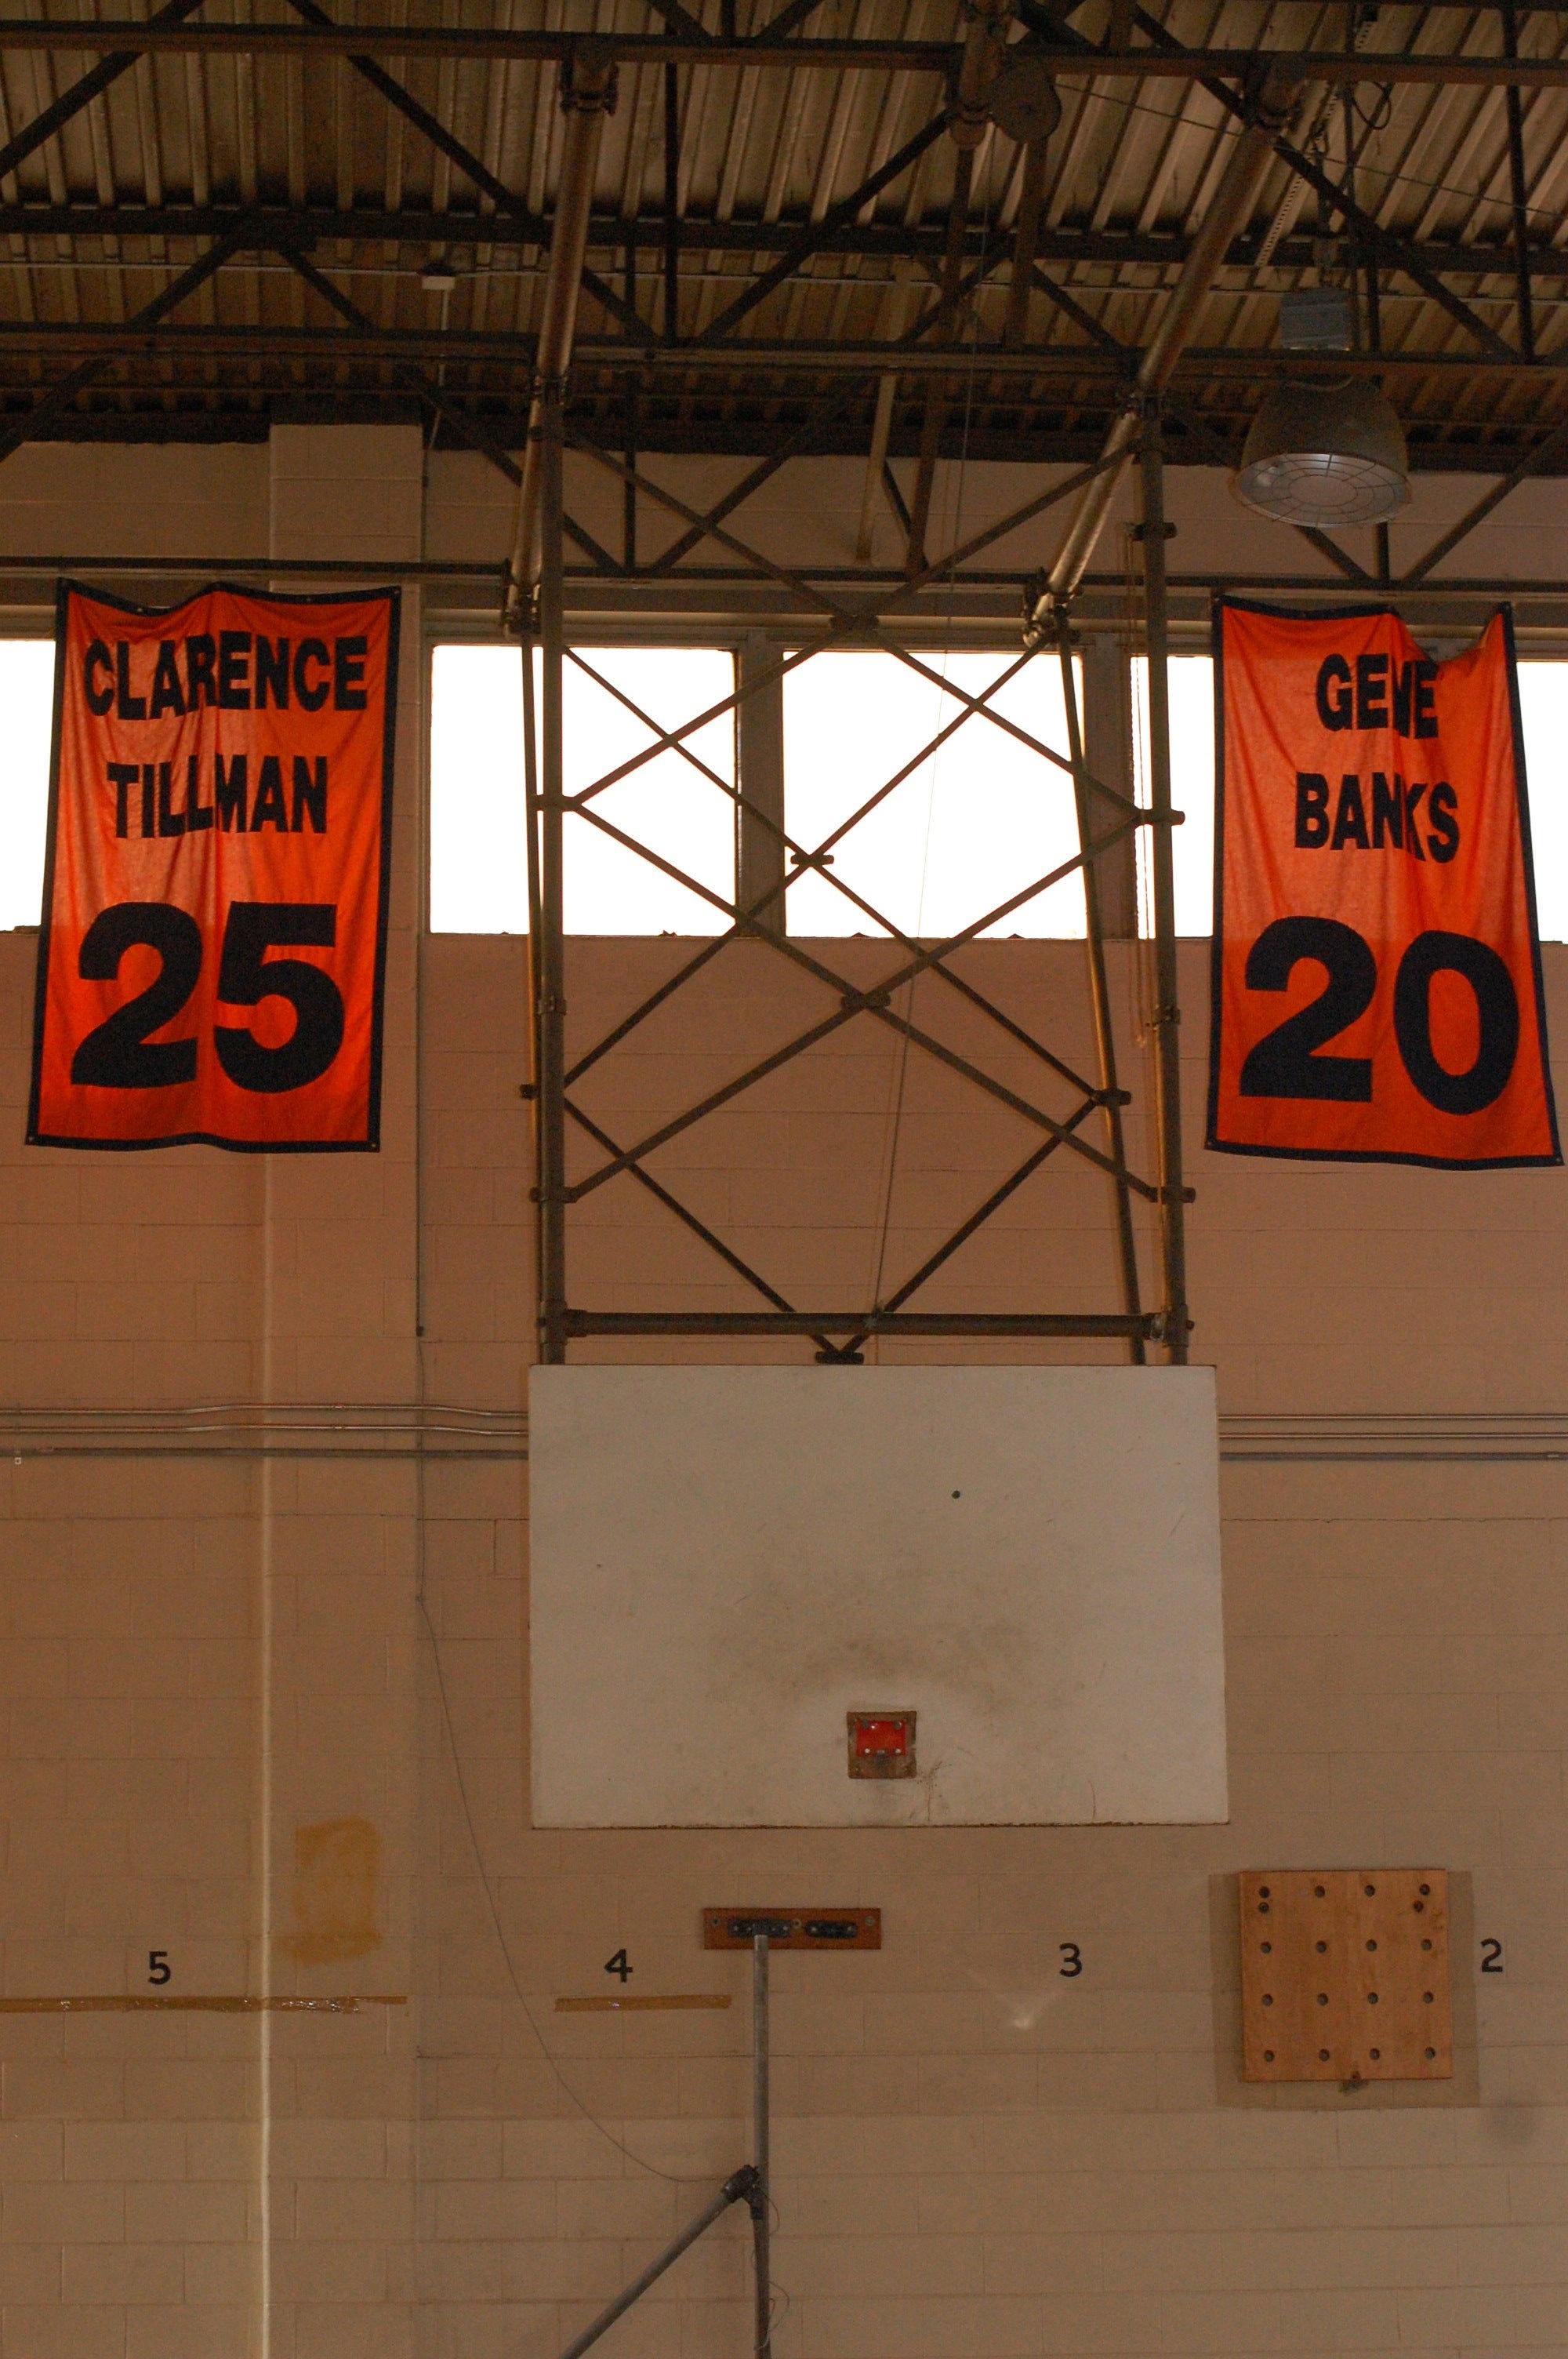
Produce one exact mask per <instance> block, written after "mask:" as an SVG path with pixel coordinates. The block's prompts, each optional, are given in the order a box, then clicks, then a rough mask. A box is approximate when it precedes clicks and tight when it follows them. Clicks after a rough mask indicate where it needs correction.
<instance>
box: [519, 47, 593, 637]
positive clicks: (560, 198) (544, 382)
mask: <svg viewBox="0 0 1568 2359" xmlns="http://www.w3.org/2000/svg"><path fill="white" fill-rule="evenodd" d="M560 97H561V105H562V107H563V109H564V110H565V113H566V118H567V128H566V136H565V138H564V139H563V141H562V143H561V172H560V184H559V187H558V189H557V195H556V218H555V223H554V226H553V228H552V230H551V234H550V263H549V268H548V270H547V271H546V277H545V294H544V302H543V305H542V308H541V313H540V321H539V342H538V348H537V352H536V353H535V386H534V399H533V404H532V408H531V410H530V413H529V419H528V440H527V443H526V444H525V446H524V452H523V478H522V481H521V483H520V484H518V486H517V513H516V520H515V523H514V527H513V541H512V563H511V567H510V569H509V571H508V574H507V584H506V603H505V608H504V620H505V622H506V625H507V626H508V628H509V629H512V630H517V629H520V628H521V627H522V625H523V621H524V609H525V608H526V607H527V605H528V603H529V602H530V600H531V598H532V596H533V591H534V584H535V581H536V580H537V578H538V572H539V568H540V565H541V562H542V560H543V551H542V549H541V548H540V546H539V535H540V526H541V521H542V519H541V516H540V502H541V488H540V480H539V471H540V466H541V463H542V458H543V440H542V437H541V435H540V433H539V430H538V429H540V427H541V425H542V422H543V418H544V412H545V409H546V406H547V405H549V404H551V403H553V404H554V405H555V408H556V410H557V419H558V416H559V411H560V405H561V402H562V399H563V396H564V387H565V382H566V374H567V370H568V367H569V366H570V364H571V355H572V338H573V336H574V335H575V334H576V332H577V305H578V294H579V289H580V288H581V285H582V267H583V262H584V260H585V258H586V256H587V253H588V225H589V212H590V210H591V207H592V204H593V183H594V175H595V173H596V172H597V170H598V168H599V147H600V136H601V134H602V133H603V130H604V118H605V116H606V115H607V114H610V113H611V112H612V110H613V108H614V105H615V61H614V59H613V57H612V55H611V52H610V50H609V49H607V48H606V47H605V46H604V44H603V43H602V42H595V41H591V40H586V41H584V42H583V43H582V44H581V45H580V47H579V48H578V49H575V50H574V52H573V54H572V57H571V59H570V60H568V65H566V66H563V68H562V71H561V78H560Z"/></svg>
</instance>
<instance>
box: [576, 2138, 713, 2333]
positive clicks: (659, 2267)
mask: <svg viewBox="0 0 1568 2359" xmlns="http://www.w3.org/2000/svg"><path fill="white" fill-rule="evenodd" d="M755 2177H756V2174H755V2172H754V2171H752V2169H750V2168H747V2169H743V2170H737V2171H736V2172H734V2173H733V2175H732V2176H731V2177H730V2178H729V2179H727V2180H725V2182H724V2184H723V2186H722V2187H721V2188H720V2189H719V2192H718V2194H717V2195H716V2196H715V2197H714V2199H713V2201H712V2202H711V2203H710V2204H709V2205H708V2208H707V2210H706V2211H705V2212H698V2213H697V2218H696V2219H695V2220H694V2221H693V2222H692V2223H691V2225H690V2227H689V2228H683V2229H682V2230H681V2233H680V2234H679V2235H678V2236H677V2237H676V2240H675V2242H674V2243H673V2244H670V2245H665V2249H664V2251H663V2252H662V2253H661V2254H660V2255H659V2256H658V2258H657V2260H655V2261H650V2262H649V2263H648V2266H647V2267H646V2268H645V2269H644V2270H643V2274H642V2276H641V2277H633V2280H632V2282H631V2284H630V2285H629V2286H626V2287H624V2288H622V2291H621V2292H620V2293H618V2294H617V2295H616V2297H615V2299H614V2300H613V2301H612V2302H611V2304H610V2307H609V2309H608V2310H600V2313H599V2316H598V2317H597V2318H596V2319H595V2320H594V2321H593V2324H592V2325H591V2326H585V2327H584V2328H583V2331H582V2332H581V2333H580V2334H579V2336H578V2338H577V2341H576V2342H575V2343H568V2344H567V2347H566V2349H565V2350H564V2351H563V2352H562V2354H561V2359H582V2354H583V2353H584V2352H585V2351H591V2350H592V2348H593V2346H594V2344H595V2343H597V2342H598V2341H599V2338H600V2335H601V2334H608V2332H610V2329H611V2327H612V2326H613V2325H614V2323H615V2321H616V2320H617V2319H618V2318H624V2317H625V2315H626V2312H627V2311H628V2310H630V2309H631V2307H632V2305H633V2302H634V2301H639V2300H641V2299H642V2297H643V2294H645V2293H646V2292H647V2290H648V2288H649V2287H650V2286H651V2285H654V2284H656V2283H657V2281H658V2279H659V2278H660V2277H663V2276H664V2273H665V2270H666V2269H667V2268H668V2267H669V2266H670V2264H671V2263H672V2262H673V2261H678V2260H679V2258H680V2256H681V2255H682V2254H683V2253H684V2252H687V2250H688V2249H689V2248H690V2247H691V2246H692V2245H695V2244H696V2242H697V2238H698V2237H699V2236H701V2235H703V2234H706V2233H707V2231H708V2229H709V2228H711V2227H712V2225H713V2223H714V2222H715V2221H716V2220H719V2219H721V2218H722V2217H723V2215H724V2213H725V2212H728V2210H729V2209H730V2205H731V2203H749V2202H750V2201H752V2190H753V2182H754V2180H755Z"/></svg>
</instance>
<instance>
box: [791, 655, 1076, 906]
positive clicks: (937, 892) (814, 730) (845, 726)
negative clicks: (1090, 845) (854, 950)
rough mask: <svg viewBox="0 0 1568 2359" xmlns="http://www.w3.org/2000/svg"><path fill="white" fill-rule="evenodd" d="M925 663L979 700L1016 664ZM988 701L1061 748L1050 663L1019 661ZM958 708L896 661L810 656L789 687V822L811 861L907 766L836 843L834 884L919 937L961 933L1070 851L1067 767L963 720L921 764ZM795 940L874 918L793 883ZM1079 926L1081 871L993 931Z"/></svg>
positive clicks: (983, 723) (991, 659) (832, 894)
mask: <svg viewBox="0 0 1568 2359" xmlns="http://www.w3.org/2000/svg"><path fill="white" fill-rule="evenodd" d="M922 660H923V661H925V662H927V663H929V665H930V667H931V669H932V670H934V671H940V672H941V673H942V674H943V676H944V679H946V681H947V682H949V683H951V685H952V686H953V687H956V688H958V689H962V690H965V691H966V692H967V693H968V694H969V695H971V696H978V695H979V694H980V693H981V691H982V690H985V689H987V688H989V686H990V685H991V683H992V681H993V680H996V679H999V678H1000V676H1001V675H1002V674H1003V673H1004V672H1006V671H1007V670H1008V669H1010V667H1011V665H1012V664H1014V663H1016V661H1017V658H1016V657H1010V656H1008V655H1005V654H998V655H948V656H946V657H944V656H941V655H935V656H930V657H924V658H922ZM989 702H990V704H991V706H992V708H993V709H994V710H995V711H996V712H999V713H1000V714H1002V715H1003V716H1004V717H1005V718H1006V719H1008V720H1011V721H1013V722H1015V723H1017V724H1018V725H1019V727H1021V728H1023V729H1027V730H1028V731H1029V733H1030V734H1031V735H1032V736H1033V737H1036V738H1038V739H1039V740H1040V742H1041V743H1042V744H1044V745H1049V746H1052V747H1054V749H1056V750H1057V751H1058V752H1064V753H1065V747H1066V724H1065V718H1064V715H1063V710H1062V687H1061V677H1060V674H1059V672H1058V670H1057V668H1056V661H1055V658H1054V656H1051V657H1038V658H1035V660H1034V661H1033V663H1028V664H1025V665H1024V666H1023V667H1022V670H1020V671H1019V672H1018V673H1017V675H1016V677H1015V678H1014V679H1011V681H1010V682H1009V683H1008V685H1007V686H1006V687H1005V688H1004V689H1002V690H1000V691H999V692H998V693H997V694H996V695H995V696H994V697H992V698H991V699H990V700H989ZM962 712H963V706H962V704H961V703H960V701H958V699H957V697H955V696H954V695H952V694H951V693H949V692H947V690H945V689H944V688H943V687H941V686H938V685H937V684H936V683H935V681H931V680H927V679H922V678H921V676H920V675H919V674H918V673H916V672H914V671H911V670H910V669H909V667H908V665H907V664H903V663H901V662H900V661H899V659H898V658H897V657H896V656H890V655H874V654H866V655H860V654H855V655H836V654H834V655H822V656H814V657H813V658H811V660H810V661H809V662H808V663H804V664H802V665H801V666H800V667H799V668H798V669H796V670H795V671H793V672H791V673H789V674H788V675H787V676H786V678H785V680H784V797H785V799H784V817H785V822H786V825H787V827H788V830H789V833H790V836H791V838H792V840H793V841H794V842H795V843H796V844H798V845H799V846H800V847H801V848H802V849H803V850H805V851H815V850H816V848H817V846H818V845H820V844H821V843H824V842H825V841H826V840H827V837H828V836H829V835H831V834H833V833H834V832H835V831H836V830H837V829H838V828H839V827H841V826H842V825H843V824H844V821H846V820H848V819H849V817H850V816H851V815H852V814H853V813H854V812H855V811H856V810H858V809H859V808H860V805H861V804H863V803H865V802H867V801H868V800H869V799H871V796H872V795H874V794H875V793H876V792H877V790H878V789H879V788H881V787H882V786H884V785H885V784H886V783H887V781H888V780H889V779H890V778H892V777H894V776H895V775H896V774H897V773H898V772H900V771H902V770H904V769H906V768H907V770H908V775H907V776H906V777H903V779H902V781H901V783H900V784H899V785H898V786H897V787H895V788H893V790H892V793H891V794H889V795H887V796H886V797H885V799H883V800H882V801H881V803H880V804H879V805H878V807H877V809H876V810H873V811H872V812H871V813H870V814H869V815H868V817H866V818H865V819H863V820H861V821H858V823H857V824H856V825H855V826H854V827H853V828H851V829H850V831H849V833H848V834H847V835H845V836H844V837H843V839H842V840H841V841H840V842H839V843H838V844H837V845H836V846H835V847H834V852H833V873H834V875H836V876H837V877H838V878H839V879H841V880H842V882H843V883H844V884H846V885H848V886H852V887H853V888H854V890H855V891H856V892H858V893H860V894H861V895H862V896H863V897H864V898H865V899H866V900H867V901H869V902H870V903H871V906H872V907H873V908H875V909H877V910H878V911H879V912H880V914H881V916H882V917H883V918H885V919H887V920H888V922H889V924H890V925H892V926H893V927H896V928H897V929H899V931H901V932H902V933H904V934H907V935H911V936H921V937H924V938H925V939H927V940H929V939H932V938H936V939H943V938H945V937H946V936H947V935H950V934H956V933H959V932H961V931H963V929H965V928H966V927H968V926H970V925H972V924H973V923H974V921H975V919H977V918H979V917H983V916H984V915H985V914H986V913H987V912H988V911H989V910H991V909H994V908H1000V906H1001V904H1002V903H1003V902H1005V901H1006V900H1008V899H1009V898H1010V897H1011V895H1013V894H1014V893H1017V892H1019V891H1021V890H1022V887H1023V886H1026V885H1030V884H1032V883H1033V881H1034V879H1035V878H1036V877H1039V876H1042V875H1045V874H1046V873H1047V872H1048V871H1049V870H1051V869H1052V868H1054V867H1056V866H1057V865H1058V864H1060V863H1061V862H1063V861H1066V860H1070V859H1072V857H1073V856H1074V854H1075V853H1076V850H1077V824H1076V819H1075V816H1074V809H1073V789H1072V781H1071V779H1070V777H1068V775H1067V773H1066V771H1065V770H1064V769H1059V768H1057V767H1056V766H1054V764H1052V763H1049V762H1046V761H1044V759H1042V757H1041V756H1039V755H1038V754H1036V753H1034V752H1033V751H1032V749H1031V748H1030V747H1029V746H1027V745H1022V743H1021V742H1020V741H1019V740H1018V739H1017V738H1015V737H1012V736H1010V735H1009V734H1007V733H1006V731H1004V730H1001V729H999V728H998V727H997V726H996V725H995V723H993V722H990V721H988V720H986V719H985V718H984V717H983V715H980V714H978V713H977V714H972V715H971V716H970V717H969V719H968V720H967V721H964V722H963V723H962V725H961V726H960V727H959V728H957V730H956V731H955V732H954V734H952V735H951V736H950V737H948V738H947V739H946V740H945V742H944V743H943V744H942V745H940V746H938V747H937V748H936V750H935V752H934V753H931V754H929V755H925V747H926V746H927V745H929V744H930V742H931V740H932V739H933V738H935V736H936V735H937V734H938V733H939V732H940V731H942V730H943V729H945V728H946V727H948V726H949V724H950V723H953V722H955V721H957V720H958V718H959V716H960V714H961V713H962ZM923 755H924V756H925V758H922V756H923ZM789 929H790V931H791V933H792V934H802V935H812V934H858V933H867V934H869V933H874V932H876V931H877V928H876V925H875V923H874V921H873V920H872V919H871V918H869V917H867V916H866V915H865V913H864V912H863V911H862V910H860V909H859V908H856V906H855V904H854V903H853V902H851V901H849V899H847V898H846V897H845V896H844V895H843V894H842V893H840V892H838V891H836V890H835V888H834V886H833V885H832V884H831V883H830V882H828V880H827V878H825V877H823V876H821V875H807V876H803V877H802V879H801V881H800V883H799V884H798V885H795V886H792V887H791V890H790V895H789ZM1083 930H1084V893H1083V885H1082V882H1081V880H1080V878H1079V876H1078V875H1077V873H1076V871H1075V872H1074V873H1073V874H1072V875H1070V876H1068V877H1067V878H1066V879H1065V881H1064V882H1063V883H1062V884H1059V885H1056V886H1053V887H1052V888H1051V889H1050V890H1049V891H1048V892H1046V893H1044V894H1040V895H1037V896H1036V897H1034V898H1033V900H1030V901H1026V902H1025V903H1024V904H1023V906H1022V908H1019V909H1016V910H1013V911H1011V912H1010V913H1009V914H1008V915H1007V916H1006V917H1003V918H1001V919H999V920H998V922H997V923H996V924H995V925H994V926H992V927H990V928H989V929H988V931H989V932H991V933H993V934H998V935H1007V934H1036V935H1040V934H1055V935H1073V934H1078V935H1081V934H1082V932H1083Z"/></svg>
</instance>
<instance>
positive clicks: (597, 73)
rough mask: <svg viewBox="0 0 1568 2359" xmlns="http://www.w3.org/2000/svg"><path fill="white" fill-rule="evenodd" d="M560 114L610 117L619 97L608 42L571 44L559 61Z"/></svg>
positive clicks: (589, 41)
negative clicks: (606, 115)
mask: <svg viewBox="0 0 1568 2359" xmlns="http://www.w3.org/2000/svg"><path fill="white" fill-rule="evenodd" d="M560 93H561V112H562V114H614V112H615V103H616V100H617V99H618V98H619V96H620V94H621V91H620V76H619V74H618V73H617V71H616V66H615V56H614V52H613V51H612V49H611V47H610V44H609V43H608V41H596V40H594V39H592V38H589V39H587V40H579V41H573V42H572V44H571V46H570V47H569V49H568V50H567V53H566V55H565V57H564V58H563V59H562V60H561V80H560Z"/></svg>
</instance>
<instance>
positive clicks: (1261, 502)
mask: <svg viewBox="0 0 1568 2359" xmlns="http://www.w3.org/2000/svg"><path fill="white" fill-rule="evenodd" d="M1409 467H1410V461H1409V458H1408V456H1407V454H1406V451H1405V438H1404V433H1403V430H1402V429H1401V428H1400V421H1399V419H1398V418H1397V417H1396V416H1395V415H1394V411H1393V407H1392V405H1391V404H1390V402H1389V400H1388V399H1387V398H1386V397H1385V396H1384V395H1383V394H1382V393H1380V392H1379V389H1378V387H1377V386H1375V385H1371V384H1368V382H1367V381H1366V380H1365V379H1364V378H1356V377H1342V378H1340V379H1339V380H1338V382H1337V383H1336V384H1332V385H1300V384H1298V385H1277V386H1275V387H1274V389H1273V391H1272V392H1271V394H1270V395H1269V396H1268V397H1267V398H1266V399H1265V401H1264V403H1263V406H1262V408H1260V410H1259V412H1258V415H1257V417H1256V418H1255V419H1253V420H1252V430H1251V432H1250V433H1249V435H1248V437H1247V444H1246V448H1245V449H1244V451H1242V454H1241V467H1240V472H1239V473H1238V474H1237V475H1235V476H1234V477H1233V478H1232V482H1231V488H1232V490H1233V491H1234V492H1235V494H1236V496H1237V498H1238V500H1240V501H1241V503H1242V505H1243V506H1246V507H1249V508H1254V509H1256V511H1257V513H1258V514H1259V515H1260V516H1273V517H1276V518H1277V519H1278V521H1279V522H1280V523H1281V524H1304V525H1316V526H1318V527H1332V526H1335V525H1352V524H1380V523H1381V522H1382V521H1383V519H1384V518H1385V517H1386V516H1393V515H1394V514H1395V513H1396V511H1397V510H1399V509H1400V508H1402V507H1404V506H1406V505H1407V504H1408V502H1409V500H1410V496H1411V487H1410V481H1409Z"/></svg>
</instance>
